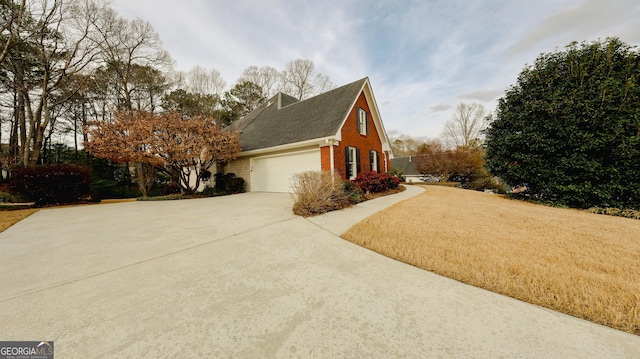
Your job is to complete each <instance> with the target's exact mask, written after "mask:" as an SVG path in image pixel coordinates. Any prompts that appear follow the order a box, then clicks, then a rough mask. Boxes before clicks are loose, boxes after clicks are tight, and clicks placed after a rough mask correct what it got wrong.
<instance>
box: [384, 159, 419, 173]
mask: <svg viewBox="0 0 640 359" xmlns="http://www.w3.org/2000/svg"><path fill="white" fill-rule="evenodd" d="M416 157H417V156H409V157H395V158H392V159H391V168H395V169H397V170H400V171H402V173H404V174H405V175H407V176H418V175H420V171H418V167H417V166H416V161H415V158H416Z"/></svg>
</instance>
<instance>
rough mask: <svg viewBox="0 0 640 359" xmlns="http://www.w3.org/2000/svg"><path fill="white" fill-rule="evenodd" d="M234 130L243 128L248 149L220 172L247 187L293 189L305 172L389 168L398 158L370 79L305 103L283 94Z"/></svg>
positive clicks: (346, 173)
mask: <svg viewBox="0 0 640 359" xmlns="http://www.w3.org/2000/svg"><path fill="white" fill-rule="evenodd" d="M228 129H229V130H240V131H241V134H240V143H241V144H242V153H241V154H240V156H239V157H238V158H237V159H236V160H234V161H231V162H229V163H227V164H225V165H224V166H223V168H222V169H220V168H218V170H219V171H220V170H222V171H221V172H224V173H231V172H233V173H235V174H236V175H237V176H239V177H243V178H244V180H245V190H247V191H265V192H289V191H290V187H291V178H292V175H293V174H295V173H300V172H305V171H334V170H335V171H337V172H338V173H340V176H341V177H342V178H343V179H354V178H355V177H356V176H357V175H358V174H359V173H362V172H368V171H379V172H386V171H387V170H388V169H389V168H390V163H389V161H390V160H391V158H393V155H392V153H391V147H390V145H389V138H388V137H387V133H386V132H385V129H384V125H383V124H382V119H381V118H380V112H379V111H378V106H377V105H376V101H375V98H374V96H373V91H372V89H371V84H370V83H369V79H368V78H364V79H361V80H358V81H355V82H352V83H350V84H347V85H344V86H342V87H338V88H336V89H333V90H330V91H328V92H325V93H322V94H320V95H317V96H315V97H311V98H308V99H305V100H302V101H299V100H297V99H296V98H294V97H291V96H289V95H286V94H283V93H279V94H277V95H275V96H274V97H272V98H271V99H269V100H268V101H267V102H266V103H264V104H263V105H262V106H260V107H259V108H257V109H256V110H254V111H253V112H251V113H249V114H248V115H247V116H245V117H244V118H242V119H240V120H238V121H236V122H234V123H233V124H232V125H231V126H229V128H228Z"/></svg>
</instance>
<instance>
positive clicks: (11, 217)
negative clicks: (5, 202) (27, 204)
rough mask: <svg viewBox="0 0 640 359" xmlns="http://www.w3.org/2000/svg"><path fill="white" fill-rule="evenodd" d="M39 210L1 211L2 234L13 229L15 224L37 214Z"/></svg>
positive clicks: (0, 230) (0, 226)
mask: <svg viewBox="0 0 640 359" xmlns="http://www.w3.org/2000/svg"><path fill="white" fill-rule="evenodd" d="M37 211H38V210H37V209H32V208H29V209H17V210H13V211H0V232H2V231H4V230H5V229H7V228H9V227H11V226H12V225H13V224H14V223H17V222H19V221H21V220H23V219H25V218H27V217H29V216H30V215H32V214H33V213H35V212H37Z"/></svg>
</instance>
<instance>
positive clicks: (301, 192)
mask: <svg viewBox="0 0 640 359" xmlns="http://www.w3.org/2000/svg"><path fill="white" fill-rule="evenodd" d="M292 187H293V198H294V201H295V203H294V204H293V213H295V214H297V215H299V216H303V217H309V216H314V215H318V214H322V213H326V212H329V211H334V210H337V209H342V208H344V207H346V206H349V205H350V204H349V199H348V195H347V194H345V193H344V191H343V190H342V179H341V178H340V176H339V175H338V174H337V173H332V172H326V171H325V172H320V171H308V172H302V173H296V174H295V175H294V176H293V179H292Z"/></svg>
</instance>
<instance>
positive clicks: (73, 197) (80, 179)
mask: <svg viewBox="0 0 640 359" xmlns="http://www.w3.org/2000/svg"><path fill="white" fill-rule="evenodd" d="M11 184H12V188H13V191H15V192H16V193H18V194H19V195H20V196H21V197H23V198H25V199H26V200H27V201H30V202H35V205H36V206H43V205H47V204H64V203H72V202H75V201H77V200H78V199H79V198H80V197H82V196H84V195H87V194H89V193H90V192H91V175H90V170H89V168H88V167H85V166H80V165H72V164H62V165H56V166H38V167H23V168H17V169H15V170H14V171H13V172H12V175H11Z"/></svg>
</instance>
